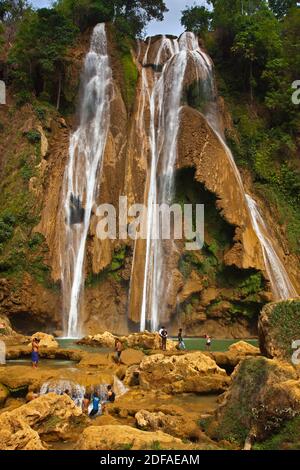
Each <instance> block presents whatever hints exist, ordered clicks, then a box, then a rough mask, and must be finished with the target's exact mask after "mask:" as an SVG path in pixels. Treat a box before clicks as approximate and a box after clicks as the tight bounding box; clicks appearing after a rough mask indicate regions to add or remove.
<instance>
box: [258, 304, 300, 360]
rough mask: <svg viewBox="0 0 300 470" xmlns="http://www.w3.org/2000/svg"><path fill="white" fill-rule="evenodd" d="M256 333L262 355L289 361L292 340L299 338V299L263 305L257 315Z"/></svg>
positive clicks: (291, 351)
mask: <svg viewBox="0 0 300 470" xmlns="http://www.w3.org/2000/svg"><path fill="white" fill-rule="evenodd" d="M258 335H259V345H260V349H261V351H262V353H263V354H264V355H266V356H267V357H269V358H277V359H283V360H288V361H291V358H292V355H293V352H294V351H293V347H292V346H293V342H294V341H297V340H300V301H299V299H295V300H284V301H280V302H272V303H269V304H267V305H265V306H264V307H263V309H262V311H261V314H260V316H259V321H258ZM299 347H300V346H297V347H296V348H295V349H297V348H299Z"/></svg>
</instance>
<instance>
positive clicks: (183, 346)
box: [178, 328, 185, 351]
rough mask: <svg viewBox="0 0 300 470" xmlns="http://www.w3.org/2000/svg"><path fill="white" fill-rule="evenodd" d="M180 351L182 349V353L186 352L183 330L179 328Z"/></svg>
mask: <svg viewBox="0 0 300 470" xmlns="http://www.w3.org/2000/svg"><path fill="white" fill-rule="evenodd" d="M178 349H180V350H181V351H183V350H185V344H184V341H183V337H182V328H179V331H178Z"/></svg>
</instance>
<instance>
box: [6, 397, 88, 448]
mask: <svg viewBox="0 0 300 470" xmlns="http://www.w3.org/2000/svg"><path fill="white" fill-rule="evenodd" d="M81 414H82V411H81V410H80V409H79V408H77V407H76V406H75V404H74V402H73V401H72V400H71V398H69V397H68V396H67V395H60V396H58V395H56V394H54V393H49V394H47V395H43V396H41V397H39V398H37V399H35V400H33V401H31V402H30V403H27V404H26V405H23V406H20V407H19V408H16V409H15V410H13V411H7V412H5V413H2V414H1V415H0V449H1V450H15V449H19V450H20V449H26V450H28V449H32V450H34V449H43V448H44V446H43V444H42V442H41V440H40V436H46V435H47V434H50V433H51V435H52V436H54V435H55V436H56V437H57V439H63V438H64V437H65V435H66V432H67V431H68V428H69V427H70V423H71V420H72V418H75V417H78V416H80V415H81Z"/></svg>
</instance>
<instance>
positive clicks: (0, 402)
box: [0, 384, 9, 407]
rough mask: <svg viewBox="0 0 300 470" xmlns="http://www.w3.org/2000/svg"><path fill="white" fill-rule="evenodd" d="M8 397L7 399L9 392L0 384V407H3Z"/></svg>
mask: <svg viewBox="0 0 300 470" xmlns="http://www.w3.org/2000/svg"><path fill="white" fill-rule="evenodd" d="M8 397H9V391H8V389H7V387H5V386H4V385H2V384H0V407H1V406H4V404H5V402H6V400H7V398H8Z"/></svg>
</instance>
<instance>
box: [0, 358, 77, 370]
mask: <svg viewBox="0 0 300 470" xmlns="http://www.w3.org/2000/svg"><path fill="white" fill-rule="evenodd" d="M76 364H77V363H76V362H75V361H68V360H64V359H40V361H39V367H42V368H43V369H46V368H49V369H62V368H64V369H66V368H73V367H76ZM27 365H28V366H30V367H31V365H32V363H31V360H30V359H29V358H24V359H11V360H8V361H6V365H5V366H3V367H7V366H27Z"/></svg>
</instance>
